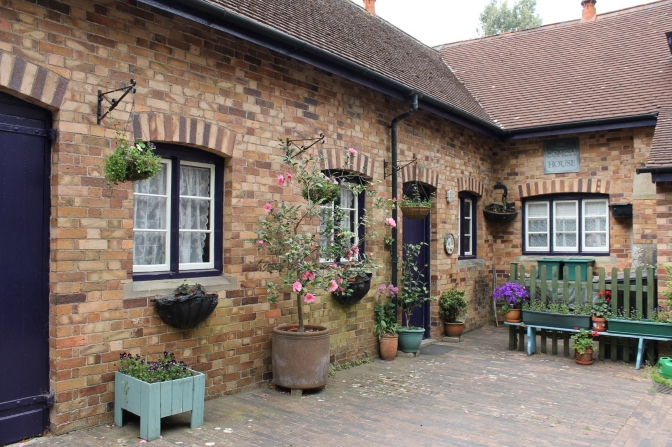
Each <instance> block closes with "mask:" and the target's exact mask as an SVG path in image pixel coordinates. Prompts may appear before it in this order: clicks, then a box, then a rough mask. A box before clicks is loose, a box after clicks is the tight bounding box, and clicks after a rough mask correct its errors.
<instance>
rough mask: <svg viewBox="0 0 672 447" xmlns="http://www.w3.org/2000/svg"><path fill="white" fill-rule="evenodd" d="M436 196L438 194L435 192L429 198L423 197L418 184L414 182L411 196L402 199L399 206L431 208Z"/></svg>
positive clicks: (404, 196)
mask: <svg viewBox="0 0 672 447" xmlns="http://www.w3.org/2000/svg"><path fill="white" fill-rule="evenodd" d="M435 195H436V193H434V192H433V193H431V194H430V195H429V197H426V198H425V197H423V196H422V195H420V190H419V189H418V183H417V182H414V183H413V184H412V191H410V194H409V195H406V194H404V195H403V196H402V197H401V201H400V202H399V206H423V207H427V208H431V207H432V202H433V200H434V196H435Z"/></svg>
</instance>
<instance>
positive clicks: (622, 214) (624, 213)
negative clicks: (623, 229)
mask: <svg viewBox="0 0 672 447" xmlns="http://www.w3.org/2000/svg"><path fill="white" fill-rule="evenodd" d="M609 208H611V215H612V216H614V217H615V218H616V219H622V218H626V217H632V203H614V204H611V205H609Z"/></svg>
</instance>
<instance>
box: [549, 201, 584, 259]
mask: <svg viewBox="0 0 672 447" xmlns="http://www.w3.org/2000/svg"><path fill="white" fill-rule="evenodd" d="M565 203H573V204H574V220H575V222H576V227H575V228H576V229H575V230H574V235H575V236H576V245H574V246H573V247H568V246H562V247H558V233H563V234H571V233H572V232H571V231H558V218H559V216H558V205H559V204H565ZM560 218H562V216H560ZM581 228H584V227H581ZM579 239H580V235H579V201H578V200H556V201H554V202H553V251H554V252H556V251H557V252H563V251H564V252H578V251H579Z"/></svg>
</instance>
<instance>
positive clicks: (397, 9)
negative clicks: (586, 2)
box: [352, 0, 652, 46]
mask: <svg viewBox="0 0 672 447" xmlns="http://www.w3.org/2000/svg"><path fill="white" fill-rule="evenodd" d="M352 1H354V2H355V3H356V4H358V5H360V6H364V2H363V0H352ZM515 1H516V0H509V2H508V4H509V6H510V5H513V4H514V3H515ZM488 3H489V0H376V14H377V15H379V16H380V17H382V18H384V19H385V20H387V21H388V22H390V23H392V24H393V25H395V26H396V27H397V28H400V29H402V30H404V31H405V32H407V33H408V34H410V35H411V36H413V37H415V38H416V39H418V40H420V41H422V42H423V43H425V44H427V45H429V46H436V45H440V44H443V43H449V42H456V41H459V40H466V39H471V38H474V37H476V28H477V27H478V16H479V15H480V14H481V12H483V9H484V8H485V5H487V4H488ZM645 3H652V0H599V1H598V2H597V4H596V5H595V7H596V9H597V14H598V16H599V14H600V13H605V12H609V11H616V10H619V9H624V8H630V7H632V6H635V5H643V4H645ZM581 9H582V8H581V0H537V13H538V14H539V15H540V16H541V18H542V20H543V23H544V25H547V24H549V23H557V22H565V21H567V20H575V19H579V18H581Z"/></svg>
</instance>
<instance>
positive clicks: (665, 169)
mask: <svg viewBox="0 0 672 447" xmlns="http://www.w3.org/2000/svg"><path fill="white" fill-rule="evenodd" d="M635 172H637V174H646V173H651V174H669V173H670V172H672V166H655V167H654V166H652V167H650V168H637V169H636V170H635Z"/></svg>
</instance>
